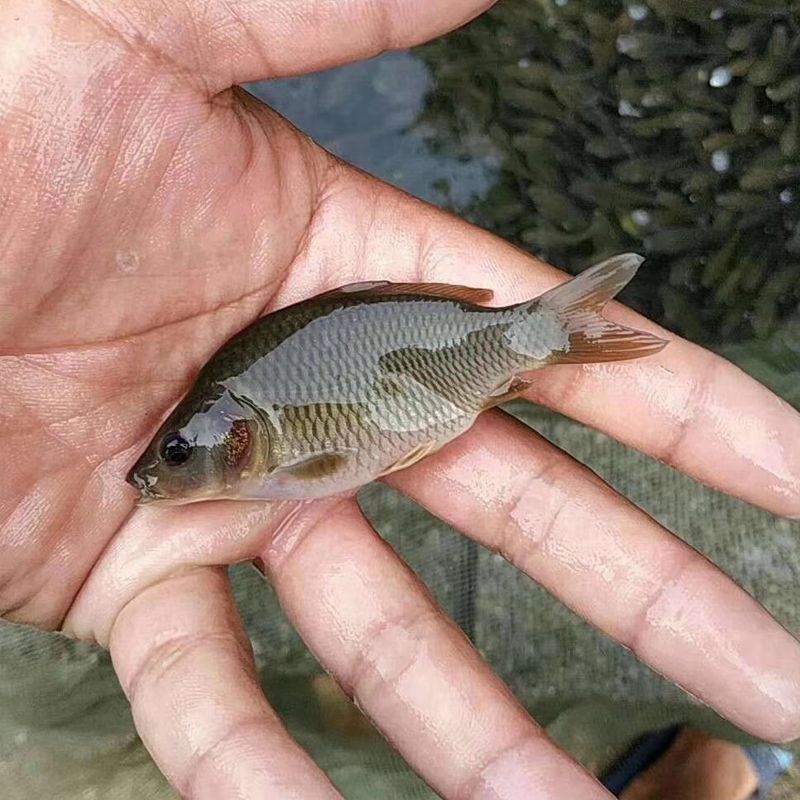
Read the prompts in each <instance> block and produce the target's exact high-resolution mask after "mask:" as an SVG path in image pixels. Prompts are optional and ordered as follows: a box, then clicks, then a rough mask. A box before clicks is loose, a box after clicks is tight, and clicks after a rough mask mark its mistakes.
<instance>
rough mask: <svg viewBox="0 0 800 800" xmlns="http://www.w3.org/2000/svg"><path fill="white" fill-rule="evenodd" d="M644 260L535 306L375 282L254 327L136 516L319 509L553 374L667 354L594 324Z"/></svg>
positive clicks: (614, 263) (145, 491)
mask: <svg viewBox="0 0 800 800" xmlns="http://www.w3.org/2000/svg"><path fill="white" fill-rule="evenodd" d="M642 260H643V259H642V258H641V257H640V256H637V255H634V254H625V255H620V256H616V257H614V258H611V259H609V260H608V261H604V262H603V263H602V264H598V265H596V266H594V267H592V268H590V269H588V270H586V271H585V272H583V273H581V274H580V275H579V276H578V277H576V278H573V279H572V280H570V281H568V282H566V283H564V284H562V285H560V286H557V287H556V288H555V289H551V290H550V291H549V292H546V293H545V294H543V295H541V296H540V297H537V298H535V299H533V300H528V301H525V302H523V303H519V304H516V305H512V306H507V307H505V308H489V307H486V306H483V305H481V303H485V302H487V301H489V300H490V299H491V297H492V293H491V291H489V290H486V289H474V288H468V287H465V286H450V285H447V284H412V283H389V282H372V283H358V284H352V285H349V286H343V287H341V288H339V289H334V290H333V291H330V292H326V293H324V294H321V295H319V296H317V297H314V298H311V299H309V300H305V301H303V302H301V303H297V304H296V305H293V306H289V307H287V308H283V309H281V310H279V311H276V312H274V313H272V314H269V315H268V316H265V317H263V318H262V319H259V320H257V321H256V322H254V323H253V324H252V325H250V326H249V327H248V328H246V329H245V330H243V331H242V332H241V333H239V334H238V335H237V336H235V337H234V338H233V339H231V340H230V341H229V342H228V343H227V344H225V345H224V346H223V347H222V348H221V349H220V350H219V351H217V353H216V354H215V355H214V356H213V357H212V358H211V360H210V361H209V362H208V363H207V364H206V365H205V367H204V368H203V369H202V371H201V372H200V374H199V376H198V377H197V380H196V382H195V384H194V386H193V387H192V389H191V390H190V391H189V393H188V395H187V396H186V397H185V398H184V399H183V401H181V402H180V403H179V404H178V406H177V407H176V408H175V410H174V411H173V412H172V414H170V416H169V417H168V418H167V420H166V422H165V423H164V424H163V425H162V426H161V428H160V430H159V431H158V433H156V435H155V437H154V439H153V441H152V442H151V443H150V444H149V446H148V447H147V450H146V451H145V452H144V454H143V455H142V456H141V458H140V459H139V460H138V461H137V463H136V465H135V466H134V467H133V469H132V470H131V471H130V473H129V474H128V477H127V480H128V482H129V483H130V484H131V485H132V486H134V487H135V488H136V489H138V490H139V492H140V494H141V498H140V502H151V501H154V500H165V501H170V502H173V503H186V502H193V501H197V500H209V499H218V498H229V499H263V500H281V499H298V500H304V499H310V498H315V497H323V496H328V495H334V494H341V493H344V492H348V491H351V490H355V489H357V488H358V487H360V486H363V485H364V484H366V483H369V482H370V481H372V480H374V479H375V478H378V477H380V476H382V475H388V474H389V473H390V472H394V471H395V470H399V469H405V468H406V467H409V466H411V465H412V464H414V463H416V462H417V461H419V460H420V459H421V458H424V457H425V456H427V455H429V454H430V453H433V452H435V451H436V450H438V449H439V448H440V447H442V446H443V445H444V444H446V443H447V442H449V441H450V440H452V439H454V438H456V437H457V436H459V435H460V434H461V433H463V432H464V431H466V430H467V429H468V428H469V427H470V426H471V425H472V423H473V422H474V421H475V419H476V417H477V416H478V415H479V414H480V413H481V412H482V411H484V410H486V409H487V408H491V407H492V406H496V405H498V404H500V403H505V402H506V401H508V400H511V399H512V398H514V397H516V396H517V395H519V394H520V393H522V392H523V391H524V390H525V389H526V388H528V386H530V381H529V379H528V378H527V377H523V376H525V375H526V374H527V373H530V372H531V371H533V370H536V369H539V368H540V367H545V366H547V365H550V364H568V363H570V364H575V363H588V362H598V361H621V360H624V359H631V358H638V357H640V356H646V355H650V354H652V353H656V352H658V351H659V350H661V349H662V348H663V347H664V346H665V345H666V342H665V341H663V340H661V339H658V338H656V337H655V336H652V335H650V334H648V333H642V332H641V331H636V330H633V329H631V328H625V327H622V326H621V325H616V324H615V323H613V322H609V321H608V320H606V319H604V318H603V317H602V316H601V315H600V311H601V309H602V308H603V306H604V305H605V303H606V302H607V301H608V300H610V299H611V298H612V297H613V296H614V295H615V294H616V293H617V292H618V291H619V290H620V289H621V288H622V287H623V286H625V284H626V283H628V281H629V280H630V279H631V278H632V277H633V275H634V274H635V273H636V270H637V269H638V267H639V265H640V264H641V262H642Z"/></svg>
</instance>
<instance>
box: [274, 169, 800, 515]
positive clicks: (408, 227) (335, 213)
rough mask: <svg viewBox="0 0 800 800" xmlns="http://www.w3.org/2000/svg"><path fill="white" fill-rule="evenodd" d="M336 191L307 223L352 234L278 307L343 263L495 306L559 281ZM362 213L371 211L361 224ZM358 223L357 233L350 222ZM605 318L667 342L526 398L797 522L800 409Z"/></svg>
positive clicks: (413, 212) (692, 352) (372, 198)
mask: <svg viewBox="0 0 800 800" xmlns="http://www.w3.org/2000/svg"><path fill="white" fill-rule="evenodd" d="M345 185H346V191H345ZM337 188H338V191H337V194H336V197H337V202H336V203H335V204H330V205H329V206H328V207H327V208H325V209H324V211H323V212H322V213H320V214H319V217H320V219H318V220H317V221H318V223H320V227H322V223H324V224H326V225H327V226H328V227H329V228H330V229H332V230H336V231H339V230H342V229H346V228H348V226H349V229H350V230H353V232H354V233H356V234H357V235H356V236H352V237H342V236H338V235H337V236H336V237H329V238H328V239H323V238H322V237H320V238H318V239H317V240H316V241H313V242H311V243H310V245H309V247H308V248H307V249H306V250H305V251H304V253H303V255H302V257H301V258H300V259H298V261H297V262H296V264H295V267H296V269H295V270H294V273H293V277H292V279H291V280H289V281H287V282H286V283H285V284H284V285H283V287H282V290H281V297H279V298H277V299H276V300H277V303H278V304H283V303H284V302H285V300H283V299H282V298H286V300H290V299H291V300H294V299H297V297H298V294H299V292H298V291H297V289H296V286H295V282H297V283H302V282H303V279H302V275H303V273H304V272H305V271H308V272H311V273H314V269H313V267H314V265H318V264H342V265H352V266H350V267H349V269H350V271H349V272H347V273H346V274H337V275H336V276H335V280H336V281H337V282H338V283H346V282H347V281H348V280H364V279H365V278H368V277H380V278H383V279H388V280H409V279H411V280H430V281H441V282H445V283H461V284H468V285H471V286H487V287H489V288H492V289H494V290H495V299H494V303H495V304H497V305H503V304H506V303H511V302H515V301H520V300H523V299H526V298H530V297H534V296H536V295H538V294H541V293H542V292H543V291H545V290H547V289H548V288H550V287H552V286H553V285H555V284H556V283H557V282H559V281H560V280H563V279H564V278H565V277H566V276H565V275H564V274H563V273H560V272H558V271H557V270H555V269H553V268H552V267H549V266H547V265H545V264H543V263H542V262H539V261H536V260H535V259H532V258H531V257H530V256H529V255H528V254H526V253H524V252H521V251H520V250H518V249H516V248H514V247H512V246H511V245H509V244H508V243H507V242H503V241H502V240H500V239H498V238H497V237H495V236H492V235H491V234H489V233H487V232H485V231H481V230H478V229H477V228H475V227H473V226H471V225H469V224H467V223H466V222H463V221H461V220H458V219H456V218H454V217H451V216H449V215H447V214H444V213H442V212H441V211H438V210H437V209H434V208H431V207H430V206H427V205H425V204H423V203H421V202H419V201H417V200H414V199H413V198H409V197H407V196H405V195H402V194H401V193H399V192H397V191H396V190H394V189H391V188H390V187H386V186H382V185H380V184H378V183H377V182H376V181H374V180H372V179H369V178H367V177H364V176H360V175H357V174H355V173H348V174H347V176H346V177H345V178H342V179H341V180H340V186H339V187H337ZM365 207H368V208H370V209H371V211H370V214H369V215H366V219H365V215H364V212H363V209H364V208H365ZM359 219H364V223H363V226H359V225H358V223H354V222H353V220H359ZM376 265H377V266H376ZM376 270H378V272H376ZM647 270H648V265H647V262H645V263H644V265H643V266H642V268H641V270H640V272H639V275H638V276H637V277H636V278H635V280H639V281H647V280H648V276H647ZM318 288H321V287H314V288H313V289H309V288H308V287H303V288H302V289H301V290H300V292H305V293H306V294H308V293H311V292H313V291H315V290H317V289H318ZM606 313H607V316H608V317H609V318H610V319H614V320H618V321H619V322H621V323H622V324H627V325H630V326H632V327H635V328H641V329H642V330H649V331H653V332H654V333H655V334H656V335H658V336H662V337H663V338H667V339H669V340H670V343H669V345H668V346H667V347H666V348H665V349H664V350H663V351H661V352H660V353H659V354H658V355H655V356H651V357H648V358H645V359H640V360H637V361H631V362H622V363H616V364H592V365H586V366H572V365H565V366H553V367H548V368H546V369H544V370H542V371H541V372H538V373H536V374H535V378H534V385H533V387H532V389H531V391H530V392H529V393H528V395H527V397H528V398H529V399H531V400H533V401H534V402H537V403H541V404H543V405H546V406H548V407H550V408H554V409H556V410H558V411H560V412H561V413H564V414H567V415H569V416H571V417H573V418H574V419H577V420H579V421H581V422H583V423H585V424H587V425H591V426H592V427H595V428H598V429H600V430H602V431H605V432H606V433H608V434H610V435H611V436H613V437H615V438H616V439H618V440H619V441H621V442H623V443H625V444H628V445H630V446H632V447H635V448H637V449H638V450H641V451H643V452H645V453H648V454H650V455H652V456H654V457H656V458H659V459H661V460H662V461H665V462H666V463H668V464H670V465H672V466H674V467H676V468H677V469H680V470H681V471H682V472H685V473H686V474H688V475H691V476H692V477H694V478H696V479H698V480H700V481H702V482H703V483H706V484H708V485H710V486H713V487H715V488H717V489H720V490H722V491H724V492H728V493H729V494H733V495H736V496H738V497H740V498H742V499H743V500H746V501H748V502H750V503H754V504H756V505H759V506H762V507H763V508H766V509H768V510H769V511H772V512H774V513H776V514H782V515H785V516H789V517H800V446H798V442H800V414H798V413H797V412H796V411H795V410H794V409H792V408H791V407H790V406H789V405H788V404H787V403H785V402H784V401H783V400H780V399H779V398H778V397H776V396H775V395H774V394H773V393H772V392H770V391H769V390H768V389H766V388H765V387H764V386H762V385H760V384H759V383H757V382H756V381H755V380H753V379H752V378H750V377H749V376H747V375H746V374H745V373H743V372H742V371H741V370H739V369H737V368H736V367H734V366H733V365H732V364H730V363H728V362H727V361H725V360H724V359H722V358H719V357H718V356H716V355H713V354H712V353H710V352H708V351H707V350H704V349H703V348H700V347H697V346H696V345H693V344H691V343H689V342H686V341H684V340H682V339H680V338H679V337H676V336H673V335H672V334H670V333H669V332H667V331H665V330H663V329H662V328H659V327H658V326H657V325H654V324H653V323H652V322H650V321H649V320H646V319H644V318H643V317H641V316H639V315H638V314H635V313H634V312H632V311H630V310H629V309H625V308H624V307H622V306H620V305H619V304H616V303H612V304H611V305H610V307H609V309H608V311H607V312H606Z"/></svg>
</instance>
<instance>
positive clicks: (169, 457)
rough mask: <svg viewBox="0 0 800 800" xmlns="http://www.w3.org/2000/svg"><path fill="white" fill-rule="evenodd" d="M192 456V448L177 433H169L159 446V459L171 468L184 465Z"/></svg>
mask: <svg viewBox="0 0 800 800" xmlns="http://www.w3.org/2000/svg"><path fill="white" fill-rule="evenodd" d="M191 454H192V446H191V445H190V444H189V442H187V441H186V439H184V438H183V436H181V435H180V434H179V433H171V434H169V436H167V437H166V438H165V439H164V441H163V442H162V444H161V457H162V458H163V459H164V461H165V462H166V463H167V464H169V466H171V467H177V466H178V465H180V464H185V463H186V462H187V461H188V460H189V456H190V455H191Z"/></svg>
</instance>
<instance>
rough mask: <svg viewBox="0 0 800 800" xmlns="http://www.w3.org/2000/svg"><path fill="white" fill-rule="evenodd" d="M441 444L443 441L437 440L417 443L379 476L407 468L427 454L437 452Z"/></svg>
mask: <svg viewBox="0 0 800 800" xmlns="http://www.w3.org/2000/svg"><path fill="white" fill-rule="evenodd" d="M441 446H442V445H441V443H440V442H436V441H432V442H423V443H422V444H419V445H417V446H416V447H415V448H414V449H413V450H410V451H409V452H408V453H406V454H405V455H404V456H401V457H400V458H398V459H397V461H395V462H394V464H392V465H391V466H390V467H388V468H387V469H385V470H384V471H383V472H382V473H381V474H380V475H379V476H378V477H383V476H384V475H389V474H391V473H392V472H397V471H398V470H401V469H407V468H408V467H410V466H412V465H413V464H416V463H417V462H418V461H421V460H422V459H423V458H425V456H429V455H430V454H431V453H435V452H436V451H437V450H438V449H439V448H440V447H441Z"/></svg>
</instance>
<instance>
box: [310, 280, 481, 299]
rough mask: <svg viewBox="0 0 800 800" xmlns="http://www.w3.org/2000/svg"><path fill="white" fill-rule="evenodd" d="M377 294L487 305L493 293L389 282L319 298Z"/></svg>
mask: <svg viewBox="0 0 800 800" xmlns="http://www.w3.org/2000/svg"><path fill="white" fill-rule="evenodd" d="M361 293H365V294H366V293H368V294H379V295H381V296H383V297H391V296H393V295H420V296H423V297H442V298H446V299H449V300H462V301H463V302H465V303H476V304H478V303H488V302H489V301H490V300H491V299H492V297H494V293H493V292H492V290H491V289H480V288H477V287H473V286H457V285H456V284H450V283H392V282H391V281H361V282H360V283H348V284H347V285H345V286H340V287H338V288H337V289H331V290H330V291H329V292H325V293H324V294H322V295H320V297H336V296H337V295H348V294H361Z"/></svg>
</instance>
